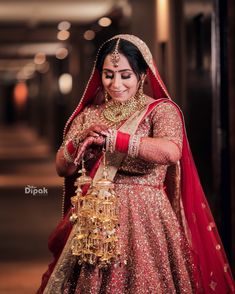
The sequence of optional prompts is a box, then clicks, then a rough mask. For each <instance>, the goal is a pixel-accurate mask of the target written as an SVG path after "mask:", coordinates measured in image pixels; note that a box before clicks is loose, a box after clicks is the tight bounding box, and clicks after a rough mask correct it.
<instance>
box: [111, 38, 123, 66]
mask: <svg viewBox="0 0 235 294" xmlns="http://www.w3.org/2000/svg"><path fill="white" fill-rule="evenodd" d="M120 40H121V39H120V38H118V39H117V43H116V46H115V49H114V51H113V53H112V54H111V62H112V64H113V66H114V67H118V62H119V60H120V54H119V52H118V46H119V43H120Z"/></svg>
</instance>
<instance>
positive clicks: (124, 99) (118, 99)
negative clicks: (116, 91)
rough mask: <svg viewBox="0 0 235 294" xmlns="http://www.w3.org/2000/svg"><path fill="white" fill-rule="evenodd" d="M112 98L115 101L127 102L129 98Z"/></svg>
mask: <svg viewBox="0 0 235 294" xmlns="http://www.w3.org/2000/svg"><path fill="white" fill-rule="evenodd" d="M112 99H113V100H114V101H117V102H126V101H127V100H128V99H129V98H126V97H112Z"/></svg>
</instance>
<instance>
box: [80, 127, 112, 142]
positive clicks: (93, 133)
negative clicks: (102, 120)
mask: <svg viewBox="0 0 235 294" xmlns="http://www.w3.org/2000/svg"><path fill="white" fill-rule="evenodd" d="M107 129H108V127H107V126H106V125H104V124H103V125H102V124H100V125H92V126H91V127H89V128H88V129H86V130H84V131H83V132H82V133H80V134H79V135H78V140H79V141H80V142H83V141H84V140H85V139H86V138H88V137H98V136H101V135H102V132H105V131H107Z"/></svg>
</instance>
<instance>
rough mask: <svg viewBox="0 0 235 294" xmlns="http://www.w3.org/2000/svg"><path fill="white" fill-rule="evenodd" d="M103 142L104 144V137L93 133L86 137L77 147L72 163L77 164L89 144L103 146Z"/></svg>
mask: <svg viewBox="0 0 235 294" xmlns="http://www.w3.org/2000/svg"><path fill="white" fill-rule="evenodd" d="M104 144H105V138H104V137H103V136H101V135H97V134H95V135H94V136H89V137H87V138H86V139H85V140H84V141H83V142H82V143H81V144H80V145H79V147H78V150H77V154H76V159H75V160H74V164H75V165H78V164H79V163H80V162H81V159H82V157H83V156H84V154H85V152H86V150H87V149H88V148H89V147H90V146H91V145H98V146H103V145H104Z"/></svg>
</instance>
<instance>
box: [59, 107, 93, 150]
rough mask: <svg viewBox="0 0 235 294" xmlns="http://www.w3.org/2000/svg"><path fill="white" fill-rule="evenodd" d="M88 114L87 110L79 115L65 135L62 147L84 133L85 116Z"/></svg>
mask: <svg viewBox="0 0 235 294" xmlns="http://www.w3.org/2000/svg"><path fill="white" fill-rule="evenodd" d="M86 112H87V110H86V109H85V110H84V111H82V112H81V113H79V114H78V115H77V116H76V117H75V119H74V120H73V122H72V124H71V126H70V128H69V131H68V132H67V134H66V135H65V138H64V141H63V144H62V146H63V145H64V144H65V142H67V141H69V140H71V139H73V138H74V137H75V136H76V135H78V134H79V133H81V132H82V130H83V124H84V116H85V113H86Z"/></svg>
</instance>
